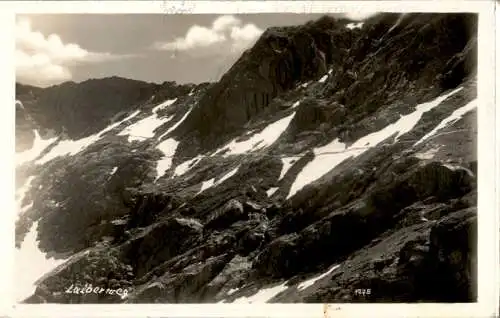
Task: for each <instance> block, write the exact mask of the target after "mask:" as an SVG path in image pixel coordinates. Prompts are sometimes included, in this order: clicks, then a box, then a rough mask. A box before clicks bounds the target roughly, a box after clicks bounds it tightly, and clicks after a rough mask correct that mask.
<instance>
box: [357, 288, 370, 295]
mask: <svg viewBox="0 0 500 318" xmlns="http://www.w3.org/2000/svg"><path fill="white" fill-rule="evenodd" d="M371 293H372V290H371V289H369V288H368V289H363V288H358V289H355V290H354V295H356V296H366V295H370V294H371Z"/></svg>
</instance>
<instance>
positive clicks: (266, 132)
mask: <svg viewBox="0 0 500 318" xmlns="http://www.w3.org/2000/svg"><path fill="white" fill-rule="evenodd" d="M294 116H295V112H293V113H292V114H290V115H288V116H286V117H284V118H281V119H280V120H277V121H275V122H273V123H271V124H269V125H268V126H267V127H266V128H264V129H263V130H262V131H261V132H260V133H257V134H254V135H253V136H252V137H250V138H248V139H247V140H244V141H240V142H238V141H236V140H237V139H234V140H233V141H231V142H230V143H229V144H227V145H226V146H223V147H222V148H221V149H219V150H217V151H216V152H215V153H214V155H215V154H218V153H219V152H222V151H224V150H226V149H227V150H228V151H227V152H226V153H225V154H224V156H229V155H238V154H243V153H246V152H249V151H252V150H258V149H263V148H265V147H268V146H270V145H272V144H273V143H274V142H275V141H276V140H278V138H279V137H280V136H281V134H282V133H283V132H284V131H285V130H286V129H287V127H288V125H289V124H290V122H291V121H292V119H293V117H294ZM256 147H259V148H258V149H255V148H256Z"/></svg>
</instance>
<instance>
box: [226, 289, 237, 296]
mask: <svg viewBox="0 0 500 318" xmlns="http://www.w3.org/2000/svg"><path fill="white" fill-rule="evenodd" d="M238 290H240V289H239V288H231V289H230V290H228V292H227V295H228V296H231V295H232V294H234V293H236V292H237V291H238Z"/></svg>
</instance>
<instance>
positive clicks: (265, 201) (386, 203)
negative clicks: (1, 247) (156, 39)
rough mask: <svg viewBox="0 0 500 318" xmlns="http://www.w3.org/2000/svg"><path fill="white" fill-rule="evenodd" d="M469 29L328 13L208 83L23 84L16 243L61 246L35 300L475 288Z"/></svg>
mask: <svg viewBox="0 0 500 318" xmlns="http://www.w3.org/2000/svg"><path fill="white" fill-rule="evenodd" d="M476 29H477V16H475V15H473V14H404V15H401V14H381V15H377V16H375V17H373V18H370V19H368V20H366V21H364V23H362V24H358V25H354V23H353V22H350V21H344V20H335V19H333V18H331V17H324V18H322V19H320V20H318V21H312V22H310V23H307V24H306V25H301V26H293V27H282V28H271V29H269V30H267V31H266V32H265V33H264V34H263V35H262V37H261V38H260V39H259V40H258V41H257V43H256V44H255V45H254V46H253V47H252V48H251V49H249V50H247V51H246V52H245V53H244V54H243V55H242V56H241V58H240V59H239V60H238V61H237V62H236V63H235V64H234V65H233V67H232V68H231V69H230V70H229V71H228V72H227V73H226V74H225V75H224V76H223V77H222V79H221V80H220V81H219V82H217V83H213V84H200V85H184V86H181V85H176V84H174V83H166V84H164V85H162V86H155V85H153V84H146V83H141V82H135V81H129V80H125V79H118V78H111V79H103V80H91V81H87V82H84V83H80V84H75V83H66V84H62V85H59V86H56V87H51V88H47V89H43V90H42V89H37V88H27V87H25V86H21V85H19V86H18V87H17V88H18V100H19V101H20V103H19V106H18V113H19V119H18V121H17V131H19V134H18V139H17V141H18V143H23V144H26V145H27V146H25V147H24V148H19V149H18V156H19V158H22V161H19V164H18V169H17V175H16V177H17V181H18V182H19V185H20V187H19V188H21V185H23V189H28V191H27V192H26V193H25V195H21V196H20V197H19V198H18V200H19V202H20V204H19V206H20V208H22V213H21V214H20V217H19V219H18V221H17V227H16V243H17V244H18V246H19V245H20V244H21V242H22V241H23V238H24V237H25V235H26V233H27V232H28V231H29V229H30V228H31V227H32V225H33V224H36V225H37V231H38V238H39V239H40V242H39V248H40V250H42V251H43V252H45V253H48V254H49V255H51V256H54V257H56V258H62V259H67V260H66V261H65V262H64V263H63V264H62V265H60V266H58V268H56V269H55V270H54V271H52V272H50V273H48V274H47V275H45V276H44V277H42V278H41V279H40V280H39V281H38V282H37V288H36V291H35V293H34V294H33V295H32V296H31V297H29V298H27V299H26V302H28V303H38V302H58V303H77V302H100V303H110V302H131V303H144V302H147V303H149V302H152V303H175V302H187V303H193V302H233V301H236V302H241V301H243V302H385V301H396V302H398V301H400V302H419V301H432V302H436V301H438V302H458V301H464V302H465V301H475V298H476V290H475V280H476V251H475V239H476V233H477V217H476V201H477V190H476V189H477V184H476V182H477V171H476V166H477V159H476V151H475V149H476V136H477V127H476V107H477V104H476V90H477V89H476V70H475V65H476V61H475V60H476V51H477V46H476V41H477V37H476ZM90 91H91V92H92V93H90V94H89V92H90ZM65 99H66V100H68V99H69V100H73V101H75V102H74V103H70V104H67V103H66V102H64V100H65ZM61 105H70V106H68V109H65V107H66V106H65V107H62V106H61ZM63 108H64V109H63ZM90 110H91V111H90ZM73 111H74V112H76V113H71V112H73ZM16 116H17V113H16ZM26 118H30V119H26ZM89 123H94V124H91V125H90V124H89ZM108 125H109V126H108ZM33 127H35V128H36V129H38V130H37V132H38V131H45V130H47V129H52V130H53V133H52V135H50V136H49V134H48V133H45V135H42V139H45V140H46V139H48V138H53V139H51V141H50V143H48V145H46V147H42V148H43V149H42V150H41V151H40V153H39V156H36V155H35V156H31V157H29V159H26V156H27V152H26V151H28V150H25V149H29V148H30V142H33V140H35V144H37V143H40V142H42V141H43V140H41V139H40V138H39V137H37V136H36V135H35V134H34V133H33V130H32V129H33ZM62 127H66V130H65V134H64V135H61V132H63V129H62ZM70 127H71V128H70ZM88 127H90V128H88ZM87 128H88V129H87ZM44 129H45V130H44ZM64 137H66V138H67V139H64ZM22 150H25V152H22ZM75 283H77V284H79V285H81V286H84V285H85V284H91V285H92V286H99V287H103V288H123V289H127V291H128V293H127V297H120V296H118V295H115V294H113V295H111V294H106V293H104V294H73V293H65V292H64V291H65V290H66V289H67V288H68V286H70V285H71V284H75Z"/></svg>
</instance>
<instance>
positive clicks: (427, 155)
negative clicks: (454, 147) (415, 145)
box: [415, 147, 441, 160]
mask: <svg viewBox="0 0 500 318" xmlns="http://www.w3.org/2000/svg"><path fill="white" fill-rule="evenodd" d="M440 148H441V147H435V148H431V149H429V150H427V151H425V152H418V153H416V154H415V157H416V158H418V159H420V160H430V159H432V158H434V156H435V155H436V153H437V152H438V151H439V149H440Z"/></svg>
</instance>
